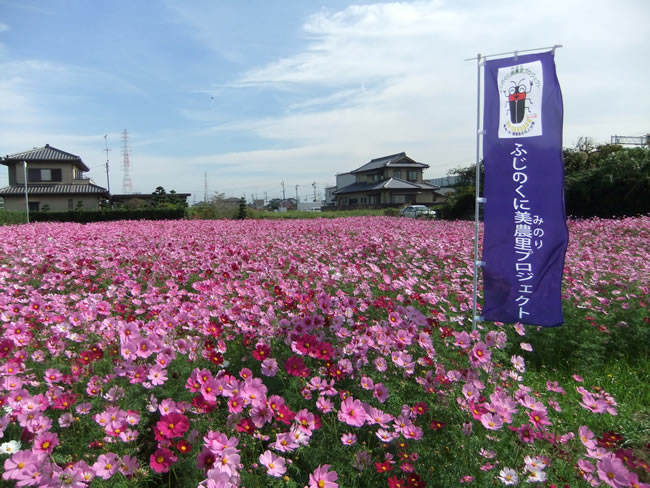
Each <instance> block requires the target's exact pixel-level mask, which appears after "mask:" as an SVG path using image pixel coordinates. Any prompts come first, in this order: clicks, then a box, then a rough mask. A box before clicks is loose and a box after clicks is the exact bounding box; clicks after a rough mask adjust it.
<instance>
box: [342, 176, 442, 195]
mask: <svg viewBox="0 0 650 488" xmlns="http://www.w3.org/2000/svg"><path fill="white" fill-rule="evenodd" d="M437 189H438V187H437V186H434V185H429V184H428V183H413V182H410V181H406V180H402V179H400V178H389V179H387V180H383V181H380V182H378V183H353V184H351V185H348V186H344V187H343V188H341V189H340V190H336V191H335V192H333V193H332V194H333V195H342V194H344V193H361V192H368V191H379V190H430V191H435V190H437Z"/></svg>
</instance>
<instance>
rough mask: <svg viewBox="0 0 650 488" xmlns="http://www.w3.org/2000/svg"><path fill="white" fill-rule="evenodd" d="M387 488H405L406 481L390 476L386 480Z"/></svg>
mask: <svg viewBox="0 0 650 488" xmlns="http://www.w3.org/2000/svg"><path fill="white" fill-rule="evenodd" d="M388 488H406V481H404V480H401V479H398V478H397V476H391V477H390V478H388Z"/></svg>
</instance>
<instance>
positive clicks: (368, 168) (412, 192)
mask: <svg viewBox="0 0 650 488" xmlns="http://www.w3.org/2000/svg"><path fill="white" fill-rule="evenodd" d="M428 167H429V165H428V164H424V163H418V162H417V161H414V160H413V159H411V158H409V157H408V156H407V155H406V153H403V152H401V153H397V154H391V155H390V156H383V157H381V158H376V159H372V160H371V161H369V162H368V163H366V164H364V165H363V166H361V167H359V168H357V169H355V170H353V171H351V172H350V174H351V175H354V176H355V182H354V183H352V184H349V185H347V186H344V187H342V188H338V189H337V190H336V191H334V192H333V194H334V197H335V198H336V205H337V207H373V206H381V207H388V206H400V205H405V204H416V203H417V204H432V203H437V202H438V201H439V200H440V201H441V200H442V199H443V198H444V197H442V195H439V194H437V193H436V190H438V189H439V187H437V186H435V185H430V184H428V183H425V182H424V180H423V178H422V174H423V170H424V169H426V168H428Z"/></svg>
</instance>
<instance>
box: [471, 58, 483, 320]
mask: <svg viewBox="0 0 650 488" xmlns="http://www.w3.org/2000/svg"><path fill="white" fill-rule="evenodd" d="M482 59H483V58H481V55H480V54H477V55H476V177H475V178H474V183H475V196H476V200H475V202H474V287H473V289H472V330H476V322H477V321H478V320H480V317H477V315H476V308H477V301H478V268H479V266H481V265H482V262H481V261H479V259H478V226H479V204H480V203H483V200H484V199H482V198H480V196H479V193H480V189H481V162H480V144H481V135H482V134H483V131H482V130H481V65H482V64H483V63H482Z"/></svg>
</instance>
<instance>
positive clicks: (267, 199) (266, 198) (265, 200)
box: [264, 192, 269, 207]
mask: <svg viewBox="0 0 650 488" xmlns="http://www.w3.org/2000/svg"><path fill="white" fill-rule="evenodd" d="M268 203H269V196H268V194H267V193H266V192H264V206H265V207H266V206H267V204H268Z"/></svg>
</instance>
